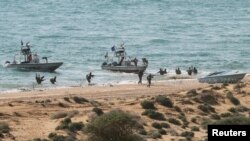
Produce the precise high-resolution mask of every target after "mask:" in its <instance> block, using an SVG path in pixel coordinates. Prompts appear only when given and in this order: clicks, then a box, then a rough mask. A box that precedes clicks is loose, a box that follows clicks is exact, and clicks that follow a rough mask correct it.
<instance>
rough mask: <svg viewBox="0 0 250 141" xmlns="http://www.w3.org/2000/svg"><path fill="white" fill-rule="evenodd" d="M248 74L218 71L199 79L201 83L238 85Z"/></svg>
mask: <svg viewBox="0 0 250 141" xmlns="http://www.w3.org/2000/svg"><path fill="white" fill-rule="evenodd" d="M245 75H246V73H243V72H239V71H218V72H213V73H210V74H209V75H207V76H205V77H202V78H199V79H198V80H199V82H201V83H209V84H214V83H237V82H239V81H241V80H242V79H243V78H244V77H245Z"/></svg>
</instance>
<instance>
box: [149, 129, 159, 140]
mask: <svg viewBox="0 0 250 141" xmlns="http://www.w3.org/2000/svg"><path fill="white" fill-rule="evenodd" d="M148 134H149V137H150V138H153V139H158V138H161V134H160V133H159V132H158V131H150V132H149V133H148Z"/></svg>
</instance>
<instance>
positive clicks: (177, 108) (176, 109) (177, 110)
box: [174, 106, 182, 113]
mask: <svg viewBox="0 0 250 141" xmlns="http://www.w3.org/2000/svg"><path fill="white" fill-rule="evenodd" d="M174 109H175V111H176V112H179V113H182V110H181V108H180V107H178V106H174Z"/></svg>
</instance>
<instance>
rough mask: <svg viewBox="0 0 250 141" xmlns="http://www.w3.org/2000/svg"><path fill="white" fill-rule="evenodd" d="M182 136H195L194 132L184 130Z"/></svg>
mask: <svg viewBox="0 0 250 141" xmlns="http://www.w3.org/2000/svg"><path fill="white" fill-rule="evenodd" d="M181 136H182V137H186V138H187V137H191V138H192V137H194V132H190V131H184V132H182V133H181Z"/></svg>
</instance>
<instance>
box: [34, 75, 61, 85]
mask: <svg viewBox="0 0 250 141" xmlns="http://www.w3.org/2000/svg"><path fill="white" fill-rule="evenodd" d="M43 81H45V79H44V76H40V74H36V82H37V84H38V85H40V84H42V82H43ZM50 83H51V84H55V83H56V76H55V77H53V78H50Z"/></svg>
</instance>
